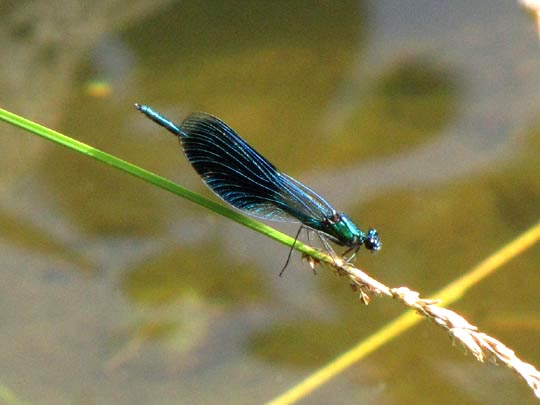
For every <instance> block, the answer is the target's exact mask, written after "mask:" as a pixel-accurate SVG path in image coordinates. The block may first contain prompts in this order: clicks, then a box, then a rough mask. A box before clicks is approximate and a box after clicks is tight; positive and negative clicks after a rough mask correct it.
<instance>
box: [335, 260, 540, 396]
mask: <svg viewBox="0 0 540 405" xmlns="http://www.w3.org/2000/svg"><path fill="white" fill-rule="evenodd" d="M332 268H333V269H334V270H335V272H336V273H337V274H338V275H339V276H342V277H346V278H347V279H348V280H349V281H350V283H351V287H352V288H353V290H354V291H357V292H359V293H360V299H361V300H362V302H363V303H364V304H366V305H367V304H368V303H369V299H370V296H371V295H386V296H388V297H392V298H394V299H397V300H399V301H401V302H402V303H403V304H404V305H406V306H407V307H409V308H411V309H414V310H415V311H416V312H417V313H418V314H420V315H422V316H424V317H426V318H428V319H429V320H431V321H432V322H434V323H435V324H436V325H438V326H440V327H441V328H443V329H444V330H445V331H446V332H447V333H448V334H449V335H450V337H451V338H452V341H453V342H456V341H457V342H459V343H460V344H461V345H462V346H463V348H465V350H467V351H469V352H470V353H472V354H473V356H474V357H476V359H477V360H478V361H481V362H484V361H485V360H489V361H490V362H492V363H494V364H499V363H502V364H504V365H506V366H507V367H508V368H510V369H511V370H513V371H514V372H515V373H516V374H517V375H518V376H520V377H521V378H522V379H523V380H525V382H526V383H527V385H528V386H529V387H531V389H532V390H533V392H534V395H535V396H536V397H537V398H540V371H538V370H537V369H536V368H535V367H534V366H533V365H531V364H529V363H525V362H524V361H522V360H521V359H520V358H519V357H517V356H516V354H515V353H514V351H513V350H511V349H510V348H508V347H507V346H505V345H504V344H503V343H502V342H500V341H498V340H497V339H495V338H493V337H491V336H489V335H486V334H485V333H482V332H479V331H478V328H477V327H476V326H474V325H471V324H470V323H469V322H467V320H466V319H465V318H463V317H462V316H461V315H459V314H457V313H455V312H454V311H451V310H449V309H446V308H442V307H439V306H437V305H435V304H436V303H437V301H434V300H427V299H423V298H420V294H419V293H417V292H416V291H412V290H410V289H409V288H407V287H399V288H390V287H387V286H386V285H384V284H382V283H380V282H379V281H377V280H375V279H373V278H372V277H370V276H368V275H367V274H366V273H364V272H363V271H362V270H360V269H358V268H356V267H354V266H352V265H351V264H349V263H346V262H345V261H343V260H340V259H337V260H335V263H334V265H333V266H332Z"/></svg>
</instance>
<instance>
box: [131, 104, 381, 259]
mask: <svg viewBox="0 0 540 405" xmlns="http://www.w3.org/2000/svg"><path fill="white" fill-rule="evenodd" d="M135 106H136V108H137V109H138V110H139V111H141V112H142V113H144V114H145V115H146V116H147V117H148V118H150V119H151V120H153V121H154V122H156V123H158V124H159V125H161V126H163V127H165V128H166V129H168V130H169V131H170V132H172V133H173V134H174V135H176V136H178V138H179V140H180V144H181V145H182V148H183V149H184V153H185V155H186V157H187V159H188V160H189V162H190V163H191V165H192V166H193V168H194V169H195V170H196V171H197V173H199V175H200V176H201V177H202V179H203V180H204V182H205V183H206V185H207V186H208V187H210V189H212V191H214V192H215V193H216V194H217V195H218V196H219V197H220V198H222V199H223V200H224V201H226V202H227V203H229V204H231V205H232V206H234V207H236V208H238V209H240V210H242V211H245V212H247V213H249V214H250V215H253V216H255V217H258V218H263V219H270V220H278V221H291V219H292V218H291V217H293V218H296V219H297V220H298V221H300V222H301V223H302V224H303V225H305V226H306V227H308V228H310V229H312V230H314V231H316V232H317V234H318V235H319V236H321V237H323V236H326V237H327V238H329V239H330V240H331V241H333V242H334V243H336V244H338V245H341V246H346V247H348V248H349V249H347V252H351V251H352V252H353V253H352V255H351V257H354V255H355V254H356V252H357V251H358V249H359V248H360V247H361V246H362V245H364V246H365V247H366V248H367V249H369V250H374V251H377V250H379V249H380V248H381V241H380V239H379V235H378V233H377V231H376V230H375V229H369V230H368V231H367V232H364V231H362V230H360V229H359V228H358V227H357V226H356V225H355V223H354V222H353V221H352V220H351V219H350V218H349V217H348V216H347V215H345V214H344V213H343V212H340V211H336V210H335V209H334V208H333V207H332V206H331V205H330V204H329V203H328V202H327V201H326V200H325V199H324V198H322V197H321V196H320V195H318V194H317V193H315V192H314V191H313V190H311V189H310V188H308V187H307V186H305V185H303V184H302V183H300V182H299V181H297V180H295V179H293V178H292V177H290V176H288V175H286V174H285V173H282V172H280V171H279V170H278V169H277V168H276V167H275V166H274V165H272V164H271V163H270V162H269V161H268V160H266V159H265V158H264V157H262V156H261V155H260V154H259V153H257V152H256V151H255V150H254V149H253V148H252V147H251V146H249V145H248V144H247V142H246V141H244V140H243V139H242V138H241V137H240V136H238V134H236V132H234V130H232V129H231V128H230V127H229V126H228V125H227V124H225V123H224V122H223V121H221V120H220V119H219V118H216V117H214V116H212V115H210V114H206V113H192V114H190V115H189V116H188V117H187V118H186V119H185V120H184V121H183V122H182V123H181V124H180V125H176V124H174V123H173V122H172V121H170V120H168V119H167V118H165V117H164V116H162V115H161V114H159V113H157V112H156V111H154V110H152V109H151V108H150V107H148V106H146V105H139V104H135ZM322 240H323V242H324V239H322ZM326 245H327V243H326Z"/></svg>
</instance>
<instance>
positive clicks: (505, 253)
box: [267, 224, 540, 405]
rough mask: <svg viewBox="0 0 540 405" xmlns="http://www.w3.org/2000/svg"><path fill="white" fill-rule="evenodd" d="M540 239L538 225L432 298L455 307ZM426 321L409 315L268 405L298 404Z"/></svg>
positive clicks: (414, 315) (380, 331)
mask: <svg viewBox="0 0 540 405" xmlns="http://www.w3.org/2000/svg"><path fill="white" fill-rule="evenodd" d="M539 240H540V224H536V225H534V226H533V227H531V228H529V229H528V230H527V231H525V232H524V233H522V234H521V235H519V236H518V237H517V238H516V239H514V240H513V241H512V242H510V243H509V244H507V245H505V246H503V247H502V248H501V249H499V250H498V251H496V252H495V253H493V254H492V255H491V256H489V257H488V258H486V259H485V260H483V261H482V262H480V263H479V264H478V265H477V266H475V267H474V268H473V269H471V270H470V271H469V272H468V273H467V274H465V275H464V276H462V277H460V278H458V279H457V280H455V281H454V282H452V283H450V284H449V285H448V286H446V287H444V288H442V289H441V290H439V291H437V292H436V293H434V294H433V297H432V298H430V299H434V300H436V299H438V300H442V301H444V302H445V304H451V303H453V302H455V301H457V300H458V299H460V298H461V297H463V295H464V294H465V292H466V291H467V290H468V289H470V288H471V287H473V286H474V285H476V284H477V283H478V282H480V281H481V280H482V279H484V278H486V277H487V276H488V275H490V274H491V273H493V272H494V271H495V270H497V269H498V268H500V267H501V266H502V265H503V264H505V263H507V262H509V261H510V260H511V259H513V258H514V257H516V256H517V255H519V254H521V253H523V252H524V251H525V250H527V249H528V248H530V247H531V246H532V245H533V244H535V243H537V242H538V241H539ZM422 319H423V318H422V317H420V316H418V315H417V314H416V313H415V312H413V311H407V312H405V313H404V314H402V315H400V316H399V317H397V318H396V319H394V320H393V321H391V322H390V323H388V324H387V325H386V326H384V327H383V328H381V329H379V330H378V331H377V332H375V333H374V334H372V335H370V336H369V337H367V338H366V339H364V340H362V341H361V342H360V343H359V344H358V345H356V346H355V347H353V348H352V349H350V350H348V351H347V352H345V353H343V354H341V355H340V356H338V357H337V358H336V359H335V360H333V361H332V362H330V363H328V364H327V365H326V366H324V367H322V368H320V369H319V370H317V371H316V372H315V373H313V374H311V375H309V376H308V377H307V378H305V379H304V380H303V381H301V382H300V383H298V384H296V385H295V386H293V387H291V388H289V389H288V390H287V391H286V392H284V393H283V394H281V395H280V396H278V397H276V398H275V399H273V400H272V401H270V402H268V403H267V405H285V404H293V403H295V402H297V401H298V400H300V399H302V398H304V397H306V396H307V395H309V394H310V393H311V392H313V391H314V390H315V389H317V388H318V387H320V386H321V385H323V384H324V383H326V382H327V381H329V380H330V379H332V378H334V377H335V376H336V375H338V374H339V373H341V372H343V371H344V370H345V369H347V368H349V367H350V366H352V365H354V364H356V363H357V362H358V361H359V360H361V359H363V358H364V357H366V356H367V355H368V354H370V353H372V352H374V351H375V350H376V349H378V348H379V347H381V346H382V345H384V344H385V343H387V342H389V341H390V340H392V339H393V338H395V337H397V336H398V335H400V334H402V333H403V332H405V331H406V330H408V329H410V328H411V327H412V326H414V325H416V324H417V323H419V322H420V321H421V320H422Z"/></svg>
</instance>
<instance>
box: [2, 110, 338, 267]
mask: <svg viewBox="0 0 540 405" xmlns="http://www.w3.org/2000/svg"><path fill="white" fill-rule="evenodd" d="M0 120H3V121H5V122H8V123H10V124H12V125H14V126H16V127H19V128H21V129H24V130H26V131H28V132H30V133H33V134H35V135H38V136H40V137H42V138H45V139H47V140H49V141H51V142H54V143H57V144H59V145H62V146H64V147H66V148H68V149H71V150H74V151H76V152H79V153H82V154H84V155H86V156H89V157H91V158H93V159H95V160H97V161H99V162H102V163H105V164H108V165H110V166H112V167H114V168H116V169H119V170H121V171H124V172H126V173H128V174H130V175H132V176H135V177H137V178H139V179H142V180H144V181H146V182H148V183H150V184H153V185H155V186H157V187H160V188H162V189H164V190H167V191H169V192H171V193H173V194H176V195H178V196H180V197H183V198H185V199H187V200H189V201H192V202H194V203H195V204H198V205H200V206H202V207H205V208H207V209H209V210H211V211H213V212H215V213H216V214H219V215H222V216H224V217H226V218H229V219H231V220H233V221H235V222H237V223H239V224H241V225H244V226H246V227H248V228H250V229H253V230H254V231H256V232H259V233H262V234H263V235H266V236H268V237H270V238H272V239H274V240H275V241H277V242H279V243H282V244H284V245H286V246H288V247H290V246H292V245H293V243H294V239H293V238H292V237H290V236H289V235H286V234H284V233H282V232H279V231H278V230H276V229H274V228H272V227H270V226H268V225H266V224H263V223H261V222H259V221H256V220H254V219H252V218H249V217H246V216H244V215H242V214H240V213H238V212H236V211H233V210H232V209H230V208H228V207H225V206H224V205H221V204H219V203H216V202H214V201H212V200H209V199H207V198H205V197H203V196H202V195H200V194H197V193H195V192H193V191H191V190H189V189H187V188H185V187H183V186H181V185H179V184H176V183H174V182H172V181H170V180H167V179H166V178H164V177H161V176H158V175H156V174H154V173H152V172H150V171H148V170H145V169H142V168H140V167H138V166H136V165H134V164H132V163H129V162H127V161H125V160H122V159H120V158H117V157H115V156H113V155H111V154H109V153H106V152H103V151H101V150H99V149H97V148H94V147H93V146H90V145H88V144H85V143H83V142H80V141H77V140H76V139H73V138H70V137H69V136H66V135H63V134H61V133H59V132H57V131H54V130H52V129H49V128H47V127H45V126H43V125H40V124H37V123H35V122H33V121H31V120H29V119H26V118H23V117H21V116H19V115H17V114H14V113H12V112H10V111H7V110H4V109H2V108H0ZM294 248H295V249H296V250H298V251H299V252H302V253H305V254H307V255H309V256H311V257H313V258H315V259H317V260H321V261H331V259H329V258H328V256H327V255H325V254H323V253H321V252H319V251H318V250H316V249H314V248H312V247H310V246H308V245H305V244H303V243H301V242H299V241H296V243H295V244H294Z"/></svg>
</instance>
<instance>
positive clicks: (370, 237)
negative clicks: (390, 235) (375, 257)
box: [364, 228, 382, 252]
mask: <svg viewBox="0 0 540 405" xmlns="http://www.w3.org/2000/svg"><path fill="white" fill-rule="evenodd" d="M366 236H367V237H366V240H365V241H364V246H365V247H366V249H367V250H373V251H374V252H376V251H378V250H379V249H380V248H381V246H382V242H381V239H380V238H379V233H378V232H377V231H376V230H375V229H373V228H371V229H370V230H368V232H367V235H366Z"/></svg>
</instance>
